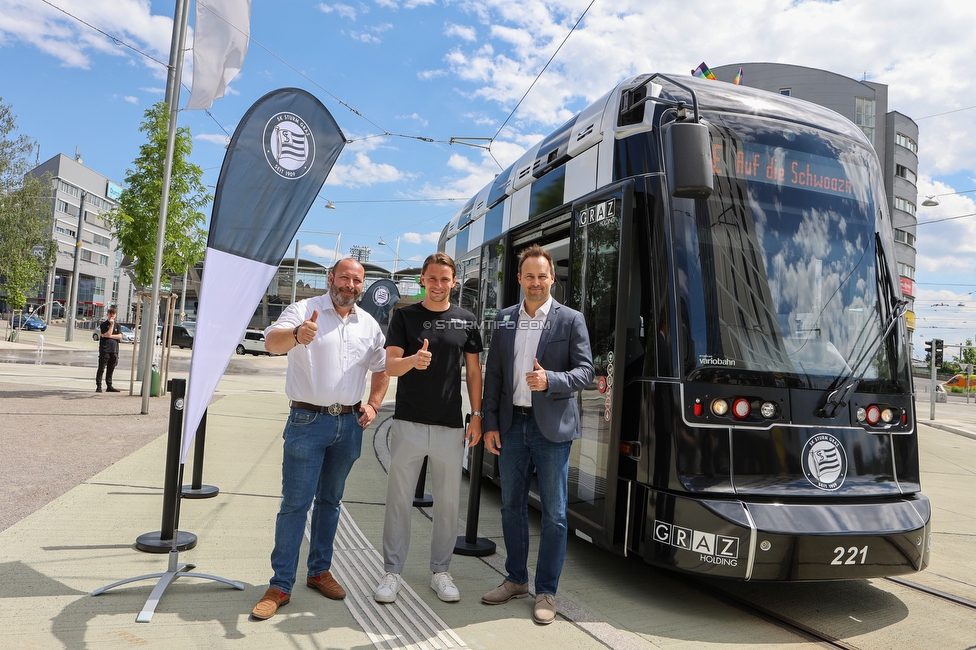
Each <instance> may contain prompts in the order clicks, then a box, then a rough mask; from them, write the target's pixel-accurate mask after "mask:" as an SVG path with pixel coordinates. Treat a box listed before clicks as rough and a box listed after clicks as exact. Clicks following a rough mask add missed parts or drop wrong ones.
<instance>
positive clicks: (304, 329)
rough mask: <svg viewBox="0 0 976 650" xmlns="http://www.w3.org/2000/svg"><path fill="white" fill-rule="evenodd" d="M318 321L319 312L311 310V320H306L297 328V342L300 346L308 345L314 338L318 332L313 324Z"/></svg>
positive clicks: (316, 326)
mask: <svg viewBox="0 0 976 650" xmlns="http://www.w3.org/2000/svg"><path fill="white" fill-rule="evenodd" d="M318 319H319V310H318V309H313V310H312V316H311V318H308V319H306V320H305V322H303V323H302V324H301V325H300V326H299V327H298V333H297V336H298V342H299V343H301V344H302V345H308V344H309V343H311V342H312V339H314V338H315V334H316V332H318V331H319V326H318V324H317V323H316V322H315V321H317V320H318Z"/></svg>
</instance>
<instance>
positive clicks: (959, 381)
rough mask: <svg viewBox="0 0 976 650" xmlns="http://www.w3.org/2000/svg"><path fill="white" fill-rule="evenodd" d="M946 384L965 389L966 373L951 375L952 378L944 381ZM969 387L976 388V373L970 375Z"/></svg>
mask: <svg viewBox="0 0 976 650" xmlns="http://www.w3.org/2000/svg"><path fill="white" fill-rule="evenodd" d="M945 385H946V386H950V387H952V388H962V389H963V390H965V389H966V375H953V377H952V379H950V380H949V381H947V382H945ZM969 388H976V375H970V378H969Z"/></svg>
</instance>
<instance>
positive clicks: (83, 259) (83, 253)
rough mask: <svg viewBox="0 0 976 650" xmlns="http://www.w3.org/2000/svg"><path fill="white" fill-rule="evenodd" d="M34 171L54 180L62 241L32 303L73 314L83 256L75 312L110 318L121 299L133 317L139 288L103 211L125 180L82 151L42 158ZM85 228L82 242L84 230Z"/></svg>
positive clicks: (56, 232) (56, 231)
mask: <svg viewBox="0 0 976 650" xmlns="http://www.w3.org/2000/svg"><path fill="white" fill-rule="evenodd" d="M30 173H31V174H32V175H34V176H38V177H40V176H44V175H45V174H47V175H49V176H50V178H51V180H52V183H53V190H54V191H53V199H52V205H51V209H52V211H53V214H54V222H53V224H54V225H53V233H52V236H53V237H54V240H55V241H56V242H57V245H58V253H57V259H56V261H55V264H54V266H53V267H52V268H51V270H50V272H49V273H48V276H47V279H46V281H45V283H44V286H43V288H42V289H41V291H39V293H38V295H37V296H33V297H31V298H30V299H29V301H28V303H29V304H30V306H31V307H34V308H36V307H39V306H41V305H51V307H49V308H47V309H45V310H44V311H43V312H42V315H44V314H45V313H47V312H49V314H48V315H47V317H46V318H45V320H47V319H49V318H52V317H53V318H61V317H67V316H68V314H65V313H64V312H65V309H66V307H67V305H68V303H69V300H70V296H71V282H72V277H73V270H74V264H75V255H76V254H77V256H78V271H79V273H78V303H77V310H76V313H75V318H76V319H77V320H78V321H81V322H83V323H84V322H90V323H97V322H99V321H100V320H102V319H104V317H105V311H106V310H107V309H108V307H110V306H112V305H115V306H117V308H118V310H119V317H120V319H122V320H128V319H129V316H130V312H131V311H132V309H131V305H133V304H134V296H133V288H132V283H131V281H130V279H129V277H128V276H127V275H126V274H125V273H124V272H123V270H122V264H121V262H122V253H121V252H119V251H117V248H118V241H117V240H116V239H115V238H114V237H113V235H112V229H111V226H110V225H109V224H108V222H106V221H105V220H104V219H103V218H102V215H103V214H104V213H106V212H109V211H110V210H112V209H114V208H115V207H116V206H117V205H118V203H117V202H116V201H117V199H118V197H119V195H120V194H121V192H122V186H121V185H119V184H117V183H115V182H113V181H111V180H109V179H108V178H106V177H104V176H102V175H101V174H99V173H98V172H96V171H94V170H92V169H89V168H88V167H85V166H84V165H83V164H82V161H81V157H80V156H78V155H77V154H76V156H75V158H70V157H68V156H66V155H64V154H58V155H57V156H54V157H53V158H51V159H50V160H48V161H46V162H43V163H41V164H40V165H38V166H37V167H35V168H34V169H33V170H31V171H30ZM79 231H80V232H81V241H80V245H77V242H78V232H79Z"/></svg>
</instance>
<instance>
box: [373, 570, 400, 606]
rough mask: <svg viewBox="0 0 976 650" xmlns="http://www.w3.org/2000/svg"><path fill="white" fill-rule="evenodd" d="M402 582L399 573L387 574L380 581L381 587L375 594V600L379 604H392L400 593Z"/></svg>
mask: <svg viewBox="0 0 976 650" xmlns="http://www.w3.org/2000/svg"><path fill="white" fill-rule="evenodd" d="M402 581H403V578H401V577H400V574H399V573H387V574H386V575H385V576H383V579H382V580H380V586H379V587H377V588H376V591H374V592H373V600H375V601H376V602H378V603H392V602H393V601H395V600H396V597H397V594H398V593H399V592H400V584H401V583H402Z"/></svg>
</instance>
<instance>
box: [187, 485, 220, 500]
mask: <svg viewBox="0 0 976 650" xmlns="http://www.w3.org/2000/svg"><path fill="white" fill-rule="evenodd" d="M218 494H220V488H219V487H217V486H215V485H201V486H200V487H198V488H195V487H193V486H192V485H184V486H183V498H184V499H209V498H211V497H215V496H217V495H218Z"/></svg>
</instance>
